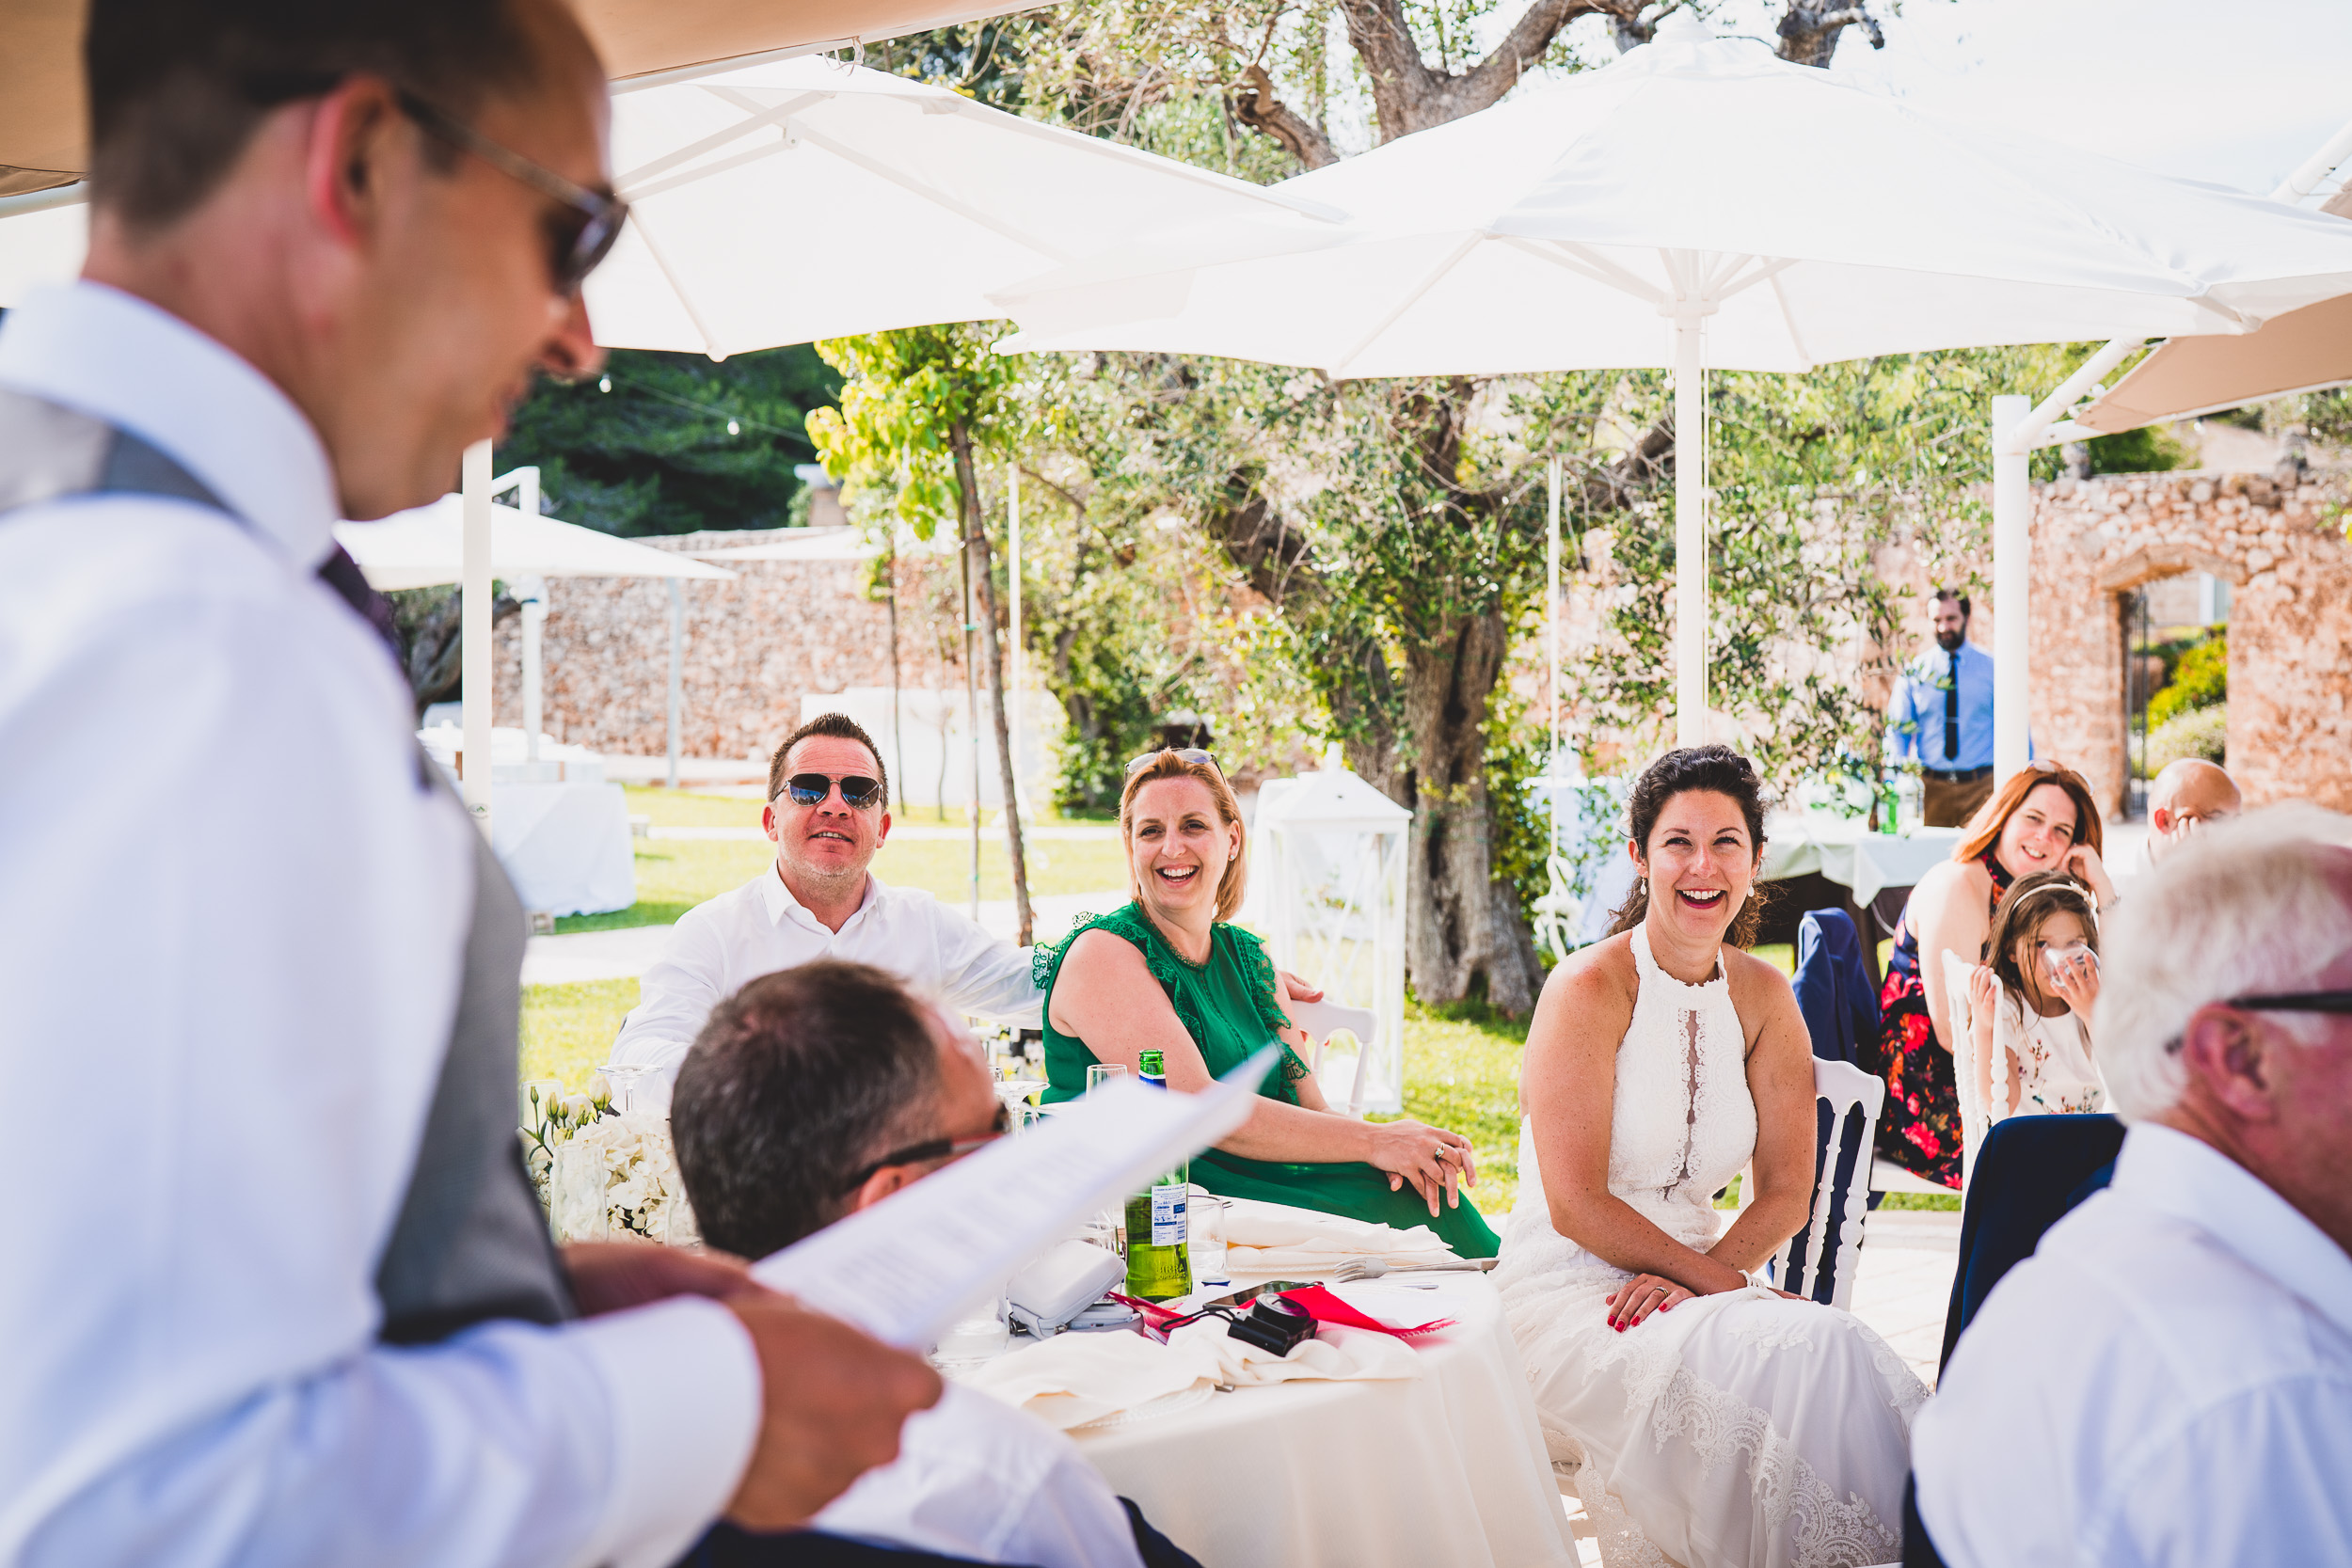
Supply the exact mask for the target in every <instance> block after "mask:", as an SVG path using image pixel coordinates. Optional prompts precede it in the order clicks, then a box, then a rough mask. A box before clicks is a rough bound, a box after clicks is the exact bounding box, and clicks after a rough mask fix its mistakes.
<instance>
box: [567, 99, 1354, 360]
mask: <svg viewBox="0 0 2352 1568" xmlns="http://www.w3.org/2000/svg"><path fill="white" fill-rule="evenodd" d="M612 166H613V168H614V169H615V170H616V171H617V172H616V175H615V179H614V186H615V188H616V189H617V190H618V191H619V192H620V194H621V195H622V196H623V197H625V198H628V202H629V221H628V228H627V229H625V230H623V231H622V234H621V238H620V240H619V242H618V243H617V244H616V245H614V246H613V249H612V255H611V256H610V257H608V258H607V259H606V261H605V263H604V265H602V266H601V267H599V268H597V269H596V274H595V275H594V276H593V277H590V278H589V280H588V287H587V299H588V311H589V318H590V319H591V320H592V321H594V322H595V323H596V341H598V342H600V343H602V344H604V345H606V346H607V347H611V348H660V349H684V350H690V351H692V352H695V353H700V354H707V355H708V356H710V357H712V358H713V359H723V358H725V357H726V356H729V355H731V354H742V353H746V352H748V351H750V350H753V349H762V348H773V347H775V346H777V345H778V344H782V343H799V342H807V341H812V340H815V339H818V338H837V337H843V336H847V335H850V334H853V333H862V332H877V331H882V330H883V329H886V328H891V327H903V326H918V325H924V324H926V323H931V322H954V321H972V320H977V319H983V318H986V317H989V316H993V315H997V314H1001V312H1000V311H999V310H998V309H996V308H995V307H994V306H993V305H992V304H991V303H990V302H989V298H988V293H989V291H990V290H992V289H995V288H999V287H1002V286H1004V285H1006V284H1009V283H1011V282H1014V281H1016V280H1018V279H1020V278H1023V277H1032V276H1034V275H1035V274H1037V273H1039V272H1041V271H1043V270H1044V269H1045V268H1048V267H1053V266H1058V265H1060V264H1062V263H1064V262H1067V261H1073V260H1074V259H1076V258H1078V257H1080V256H1085V255H1089V254H1090V253H1092V252H1094V251H1097V250H1100V249H1102V248H1104V246H1107V245H1115V244H1117V243H1119V242H1120V240H1123V239H1124V238H1126V237H1127V236H1128V235H1129V234H1132V233H1134V232H1135V231H1136V230H1138V229H1141V228H1146V227H1152V226H1164V225H1168V224H1183V223H1194V222H1202V223H1221V222H1230V221H1232V220H1233V219H1236V218H1240V217H1243V216H1246V215H1248V214H1257V213H1283V214H1294V213H1298V212H1302V211H1305V210H1308V209H1307V205H1306V204H1304V203H1301V202H1298V201H1297V200H1296V199H1295V198H1287V197H1284V196H1281V195H1279V194H1269V193H1268V192H1267V191H1265V190H1264V189H1263V188H1262V187H1260V186H1257V185H1252V184H1248V183H1247V182H1243V181H1239V180H1234V179H1232V178H1229V177H1228V176H1225V175H1222V174H1213V173H1210V172H1209V171H1207V170H1205V169H1198V168H1193V167H1191V166H1187V165H1184V164H1180V163H1177V162H1175V161H1174V160H1172V159H1168V158H1162V157H1158V156H1155V155H1153V154H1152V153H1149V152H1143V151H1139V150H1136V149H1135V148H1131V147H1122V146H1120V145H1119V144H1118V143H1116V142H1110V141H1105V140H1104V139H1103V138H1101V137H1099V136H1088V135H1080V134H1079V133H1077V132H1075V131H1068V130H1064V129H1062V128H1060V127H1058V126H1053V125H1046V124H1042V123H1041V122H1039V121H1037V120H1033V119H1021V118H1020V117H1019V116H1017V115H1009V114H1006V113H1004V112H1002V111H1001V110H997V109H992V108H989V107H987V106H986V105H985V104H981V103H975V102H974V101H972V100H971V99H969V98H966V97H964V96H962V95H961V94H960V93H956V92H951V91H949V90H948V89H946V88H945V87H932V86H930V85H929V84H927V83H922V82H915V81H910V80H908V79H907V78H905V77H902V76H892V75H888V74H886V73H884V72H882V71H867V70H865V69H864V68H862V67H859V66H854V65H850V64H848V63H846V62H844V61H840V60H832V59H823V58H805V59H797V60H787V61H781V62H778V63H775V64H771V65H761V66H755V67H753V68H751V69H749V70H745V71H727V72H723V73H721V74H718V75H711V76H704V77H700V78H698V79H696V80H693V81H690V82H675V83H670V84H667V85H663V86H656V87H646V88H644V89H642V90H638V89H634V88H632V87H631V85H630V84H628V83H622V84H619V85H617V86H616V87H615V88H614V91H613V100H612Z"/></svg>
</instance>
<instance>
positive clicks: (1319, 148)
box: [1231, 63, 1340, 168]
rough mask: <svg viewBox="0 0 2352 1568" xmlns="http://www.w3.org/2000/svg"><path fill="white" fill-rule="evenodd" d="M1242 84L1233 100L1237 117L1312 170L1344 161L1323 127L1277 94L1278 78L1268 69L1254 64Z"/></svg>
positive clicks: (1233, 95) (1243, 76) (1235, 116)
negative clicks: (1270, 137) (1275, 88)
mask: <svg viewBox="0 0 2352 1568" xmlns="http://www.w3.org/2000/svg"><path fill="white" fill-rule="evenodd" d="M1241 81H1242V85H1241V86H1240V87H1236V88H1235V89H1234V90H1233V94H1232V100H1231V103H1232V111H1233V118H1234V119H1237V120H1239V121H1241V123H1242V124H1244V125H1246V126H1248V127H1249V129H1251V130H1252V131H1256V132H1258V133H1260V134H1261V135H1268V136H1272V137H1273V138H1274V139H1275V140H1276V141H1278V142H1279V143H1281V144H1282V147H1283V149H1284V150H1286V151H1288V152H1289V153H1290V155H1291V156H1292V157H1294V158H1295V159H1297V160H1298V161H1299V162H1300V163H1302V164H1304V165H1306V166H1308V167H1309V168H1324V167H1327V166H1329V165H1332V164H1336V163H1338V162H1339V161H1340V155H1339V153H1338V152H1337V151H1335V150H1333V149H1332V146H1331V138H1330V137H1328V136H1327V135H1324V134H1323V127H1322V126H1320V125H1317V124H1316V123H1315V122H1314V121H1313V120H1311V119H1308V118H1307V117H1306V116H1304V115H1302V114H1300V113H1298V112H1297V111H1296V110H1295V109H1293V108H1291V107H1290V106H1289V105H1288V104H1286V103H1283V102H1282V101H1281V100H1280V99H1279V98H1277V97H1276V96H1275V95H1274V79H1273V78H1272V77H1270V76H1268V75H1267V74H1266V73H1265V68H1264V67H1263V66H1262V65H1257V64H1255V63H1252V64H1251V65H1250V67H1249V69H1248V70H1247V71H1243V72H1242V76H1241Z"/></svg>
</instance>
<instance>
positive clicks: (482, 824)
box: [457, 441, 491, 838]
mask: <svg viewBox="0 0 2352 1568" xmlns="http://www.w3.org/2000/svg"><path fill="white" fill-rule="evenodd" d="M459 485H460V487H461V488H462V489H463V490H464V492H465V499H464V500H463V502H462V503H461V507H462V515H463V517H464V519H465V532H466V549H465V559H464V563H463V565H462V568H461V571H462V574H463V575H462V576H461V577H460V578H458V611H457V614H458V623H457V635H458V640H459V644H460V647H459V653H458V686H457V694H458V697H459V699H460V706H459V713H460V717H461V721H462V723H463V725H464V736H465V738H464V740H463V741H462V743H461V744H462V745H463V747H464V750H463V751H462V752H460V753H459V757H460V760H459V763H458V789H459V792H460V793H461V794H462V795H463V796H464V797H465V801H466V810H467V811H468V812H469V813H471V814H472V816H473V819H474V824H475V826H477V827H479V828H480V829H481V830H482V836H483V837H485V838H487V837H489V836H490V703H491V693H490V678H491V677H490V443H489V442H487V441H476V442H475V443H474V444H473V445H472V446H469V447H468V448H467V449H466V455H465V459H464V462H463V463H462V465H461V466H460V476H459Z"/></svg>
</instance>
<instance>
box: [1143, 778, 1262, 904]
mask: <svg viewBox="0 0 2352 1568" xmlns="http://www.w3.org/2000/svg"><path fill="white" fill-rule="evenodd" d="M1159 779H1198V780H1200V782H1201V784H1205V785H1206V786H1207V787H1208V791H1209V799H1210V800H1215V801H1216V816H1217V820H1218V821H1220V822H1222V823H1224V824H1225V826H1227V827H1229V828H1240V829H1241V845H1240V847H1239V848H1237V849H1235V850H1234V852H1233V858H1232V860H1230V861H1227V862H1226V863H1225V875H1224V876H1223V877H1221V878H1219V879H1218V880H1217V884H1216V918H1217V919H1219V920H1231V919H1232V918H1233V911H1235V910H1238V909H1240V908H1241V900H1242V895H1244V894H1246V893H1248V891H1249V829H1248V826H1246V825H1245V824H1244V823H1243V821H1242V819H1241V802H1240V801H1238V800H1235V799H1233V786H1232V784H1227V783H1226V782H1225V775H1224V774H1223V773H1221V772H1219V771H1218V770H1217V766H1216V764H1215V763H1213V762H1186V761H1185V760H1184V757H1183V756H1181V755H1180V754H1178V753H1177V752H1172V751H1164V752H1161V753H1160V754H1159V755H1158V756H1156V757H1153V758H1152V760H1151V761H1150V762H1149V763H1147V764H1145V765H1144V766H1143V767H1141V768H1136V770H1135V771H1134V772H1132V773H1130V774H1128V775H1127V787H1126V788H1124V789H1122V790H1120V792H1119V836H1120V839H1121V840H1122V841H1123V842H1124V843H1125V845H1126V847H1127V891H1128V893H1129V894H1130V895H1135V896H1138V897H1139V896H1141V895H1142V892H1143V890H1142V889H1141V888H1138V887H1137V886H1136V863H1135V849H1136V811H1135V806H1136V791H1137V790H1140V789H1141V788H1142V787H1143V786H1144V785H1145V784H1151V783H1152V782H1153V781H1155V780H1159Z"/></svg>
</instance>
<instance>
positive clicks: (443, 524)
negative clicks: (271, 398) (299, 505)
mask: <svg viewBox="0 0 2352 1568" xmlns="http://www.w3.org/2000/svg"><path fill="white" fill-rule="evenodd" d="M508 488H513V489H515V490H516V491H518V492H519V499H521V500H522V502H523V505H522V506H520V507H513V506H499V505H496V504H492V505H489V506H487V507H486V508H485V510H486V511H487V512H488V513H489V517H488V519H487V527H486V528H485V529H484V530H482V532H483V533H484V535H485V536H486V542H487V544H488V546H489V548H488V551H487V556H488V559H487V561H486V562H484V563H483V565H482V575H481V580H482V582H483V584H484V588H483V593H482V599H483V601H484V603H485V614H484V617H483V619H484V621H485V632H484V635H483V637H482V639H481V643H482V646H481V649H480V657H481V661H482V673H481V675H480V677H479V679H478V682H477V679H476V677H475V676H474V674H473V672H472V670H471V668H470V665H471V662H472V660H473V658H474V657H475V653H476V650H475V649H474V647H473V646H472V645H471V643H470V642H469V644H468V646H467V648H466V650H465V657H466V659H467V661H468V664H469V669H468V670H467V673H466V681H465V689H466V691H467V692H468V693H469V695H470V694H472V693H475V692H480V693H482V695H483V701H482V702H481V703H479V704H469V705H467V712H466V733H467V744H468V746H469V747H472V748H473V749H474V751H473V754H475V755H477V756H485V755H487V754H488V748H489V744H490V713H489V709H490V704H489V700H488V694H489V690H490V672H489V662H490V661H489V642H490V639H489V637H488V635H487V629H486V622H487V621H488V614H487V612H486V604H487V601H488V598H489V592H488V584H489V582H490V579H491V578H505V579H506V580H507V582H508V583H510V584H511V585H513V586H514V588H515V590H516V597H517V598H518V599H520V600H521V601H522V607H523V735H524V736H525V740H524V745H525V747H526V753H525V754H526V756H528V757H529V758H531V759H532V760H536V759H537V756H538V745H539V731H540V727H541V723H542V719H543V714H542V705H541V693H542V691H543V690H544V679H543V672H544V666H543V663H542V657H543V656H542V652H541V644H540V627H541V626H542V624H543V623H544V622H545V621H546V618H547V600H546V596H545V588H544V586H543V584H542V582H541V579H542V578H667V579H668V581H669V584H670V732H669V733H670V742H669V747H670V775H671V781H670V782H671V783H672V784H673V785H675V784H676V782H677V777H676V775H677V751H678V724H679V711H678V710H679V700H678V699H679V687H680V674H681V672H680V668H679V666H680V661H681V658H682V657H683V654H684V648H683V642H684V630H685V609H686V607H685V595H684V594H682V593H680V592H679V588H678V585H679V584H680V583H681V582H687V581H702V582H723V581H732V580H733V579H734V578H735V574H734V573H733V572H730V571H728V570H726V569H725V568H723V567H720V566H709V565H706V564H704V563H703V562H699V561H696V560H694V559H693V558H692V557H691V556H686V555H676V554H672V553H671V552H669V551H667V550H657V549H652V548H649V547H648V546H644V545H635V544H631V543H630V542H629V541H628V540H626V539H620V538H616V537H614V536H613V535H612V534H610V533H600V532H598V531H596V530H595V529H592V528H581V527H580V526H579V525H577V524H575V523H566V522H562V521H559V520H558V519H556V518H554V517H543V516H541V515H539V470H538V469H536V468H528V467H526V468H517V469H516V470H514V471H513V472H511V473H509V474H507V475H506V476H505V477H504V478H502V479H501V480H499V481H498V482H497V483H494V484H490V485H487V486H485V497H484V499H485V501H486V500H487V499H488V496H489V495H490V494H495V493H496V492H498V491H501V490H505V489H508ZM466 500H467V498H464V497H460V496H455V495H450V496H443V497H442V498H441V499H439V500H437V501H435V502H433V503H432V504H431V505H430V506H421V507H418V508H416V509H415V510H414V511H409V512H396V513H394V514H393V515H390V516H389V517H386V518H383V519H382V520H380V521H378V522H373V523H339V524H337V525H336V529H335V537H336V539H337V540H338V542H340V543H341V544H342V546H343V548H344V549H346V550H348V551H349V552H350V553H351V558H352V559H353V560H354V561H357V562H358V563H359V570H360V571H361V572H363V573H365V574H366V576H367V579H368V581H369V583H370V584H371V585H372V586H373V587H374V588H376V589H378V590H381V591H384V592H390V591H393V590H396V589H402V588H428V587H433V586H435V585H437V584H440V583H445V582H462V581H465V580H466V578H467V575H468V566H469V561H468V550H469V546H470V545H471V544H472V540H471V539H470V538H469V533H468V530H467V527H466V517H465V506H466ZM468 629H469V630H470V629H471V628H470V627H469V628H468ZM477 728H479V729H480V732H481V733H480V735H479V736H476V734H475V733H474V732H475V730H476V729H477ZM469 773H470V776H469V778H468V779H467V780H466V783H467V784H468V785H469V788H468V791H467V800H468V803H469V805H471V804H473V803H475V802H476V800H477V799H478V800H479V801H480V803H481V805H482V806H484V807H485V808H486V807H487V805H488V803H489V788H490V784H489V775H488V772H487V770H486V769H484V770H479V771H471V770H469ZM477 790H478V791H479V794H478V795H477ZM476 815H477V816H481V815H485V814H484V813H482V812H477V814H476Z"/></svg>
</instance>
